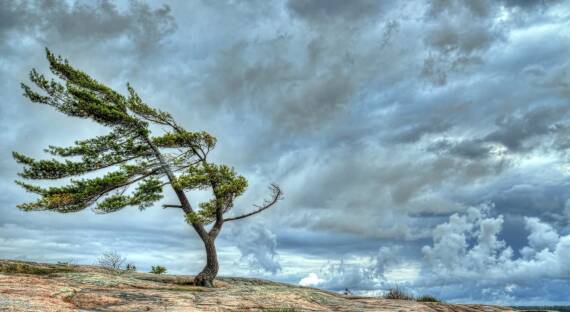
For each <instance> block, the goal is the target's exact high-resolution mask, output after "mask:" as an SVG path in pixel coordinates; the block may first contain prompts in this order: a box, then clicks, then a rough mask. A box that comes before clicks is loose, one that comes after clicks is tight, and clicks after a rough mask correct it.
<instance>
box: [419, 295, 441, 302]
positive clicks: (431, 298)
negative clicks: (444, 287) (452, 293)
mask: <svg viewBox="0 0 570 312" xmlns="http://www.w3.org/2000/svg"><path fill="white" fill-rule="evenodd" d="M416 301H418V302H440V300H439V299H437V298H436V297H434V296H430V295H423V296H419V297H417V298H416Z"/></svg>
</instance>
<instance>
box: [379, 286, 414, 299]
mask: <svg viewBox="0 0 570 312" xmlns="http://www.w3.org/2000/svg"><path fill="white" fill-rule="evenodd" d="M384 299H399V300H414V297H413V296H412V295H410V294H408V293H406V292H405V291H404V290H402V289H401V288H400V287H398V286H396V287H394V288H390V289H388V292H387V293H386V294H385V295H384Z"/></svg>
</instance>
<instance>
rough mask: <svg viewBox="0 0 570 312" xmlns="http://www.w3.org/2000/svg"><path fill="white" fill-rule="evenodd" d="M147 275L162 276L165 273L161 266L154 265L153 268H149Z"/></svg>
mask: <svg viewBox="0 0 570 312" xmlns="http://www.w3.org/2000/svg"><path fill="white" fill-rule="evenodd" d="M149 273H152V274H164V273H166V268H165V267H163V266H160V265H157V266H154V265H153V266H152V267H151V269H150V272H149Z"/></svg>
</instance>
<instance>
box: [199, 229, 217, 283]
mask: <svg viewBox="0 0 570 312" xmlns="http://www.w3.org/2000/svg"><path fill="white" fill-rule="evenodd" d="M202 241H203V242H204V246H205V247H206V266H205V267H204V269H202V272H200V273H199V274H198V275H196V277H195V278H194V285H196V286H205V287H214V279H215V278H216V276H217V275H218V268H219V267H218V255H217V253H216V246H215V245H214V239H213V238H211V237H206V238H204V239H202Z"/></svg>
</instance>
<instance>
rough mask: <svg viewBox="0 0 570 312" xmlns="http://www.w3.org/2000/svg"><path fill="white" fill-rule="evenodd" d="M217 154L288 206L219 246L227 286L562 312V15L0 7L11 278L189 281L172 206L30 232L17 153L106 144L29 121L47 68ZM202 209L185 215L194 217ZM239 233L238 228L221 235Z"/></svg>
mask: <svg viewBox="0 0 570 312" xmlns="http://www.w3.org/2000/svg"><path fill="white" fill-rule="evenodd" d="M45 47H48V48H49V49H50V50H52V51H53V52H54V53H56V54H59V55H62V56H63V57H65V58H67V59H68V60H69V61H70V63H71V64H73V65H74V66H76V67H77V68H80V69H82V70H84V71H85V72H87V73H89V74H90V75H92V76H93V77H95V78H96V79H97V80H99V81H101V82H103V83H105V84H107V85H109V86H110V87H112V88H114V89H115V90H117V91H119V92H121V93H124V94H126V93H127V88H126V83H127V82H129V83H131V84H132V86H133V87H134V88H135V89H136V90H137V91H138V92H139V94H140V95H141V97H142V98H143V99H144V100H145V101H146V102H147V103H150V104H152V105H154V106H156V107H158V108H160V109H162V110H165V111H169V112H171V113H172V114H173V115H174V116H175V118H176V119H177V120H178V122H179V123H180V124H181V125H183V126H185V127H186V128H187V129H189V130H192V131H202V130H205V131H208V132H210V133H211V134H213V135H215V136H216V137H217V138H218V144H217V148H216V149H215V150H214V151H213V152H212V153H211V154H210V155H211V157H213V159H215V160H216V161H218V162H221V163H224V164H227V165H230V166H233V167H234V168H235V169H236V171H238V172H239V173H240V174H242V175H243V176H245V177H246V178H247V179H248V180H249V182H250V187H249V189H248V190H247V192H246V193H245V194H244V196H242V198H241V199H239V200H238V202H236V207H235V208H234V210H235V211H232V212H231V213H235V214H238V213H240V212H247V211H249V210H250V209H252V205H253V204H255V203H259V202H260V201H262V200H263V198H265V196H266V194H267V186H268V185H269V184H270V183H272V182H275V183H277V184H279V185H280V186H281V188H282V190H283V192H284V194H285V196H284V200H282V201H281V202H279V204H278V205H277V206H276V207H274V208H271V209H270V210H267V211H264V212H263V213H260V214H258V215H255V216H254V217H251V218H248V219H247V220H242V221H235V222H231V223H228V224H226V225H225V226H224V229H223V231H222V234H221V236H220V238H219V239H218V240H217V246H218V252H219V258H220V267H221V271H220V274H221V275H237V276H251V277H260V278H266V279H271V280H276V281H283V282H288V283H293V284H300V285H306V286H315V287H320V288H326V289H330V290H335V291H341V290H344V289H345V288H348V289H350V290H351V291H353V292H355V293H359V294H368V295H379V294H382V292H383V291H385V290H386V289H388V288H390V287H394V286H399V287H401V288H403V289H405V290H407V291H409V292H411V293H413V294H415V295H422V294H430V295H433V296H436V297H438V298H441V299H444V300H446V301H449V302H482V303H497V304H570V294H569V292H568V289H570V200H569V199H570V155H569V154H568V149H569V148H570V109H568V108H569V100H570V53H569V52H570V2H569V1H549V0H543V1H538V0H536V1H532V0H473V1H455V0H425V1H421V0H418V1H375V0H372V1H368V0H357V1H343V0H314V1H308V0H275V1H262V0H257V1H229V0H228V1H222V0H220V1H205V0H204V1H200V0H192V1H182V0H180V1H163V0H158V1H149V2H143V1H135V0H133V1H122V2H112V1H103V0H100V1H77V2H76V1H64V0H46V1H39V0H38V1H15V0H0V94H1V101H0V189H1V190H2V192H0V258H11V259H22V260H30V261H45V262H57V261H68V262H73V263H78V264H94V263H96V262H97V258H98V257H99V256H100V255H101V254H102V253H104V252H108V251H117V252H119V253H120V254H122V255H123V256H125V257H126V258H127V259H128V261H129V262H132V263H134V264H135V265H136V266H137V268H138V269H139V270H141V271H147V270H149V269H150V266H152V265H163V266H165V267H167V269H168V271H169V272H170V273H176V274H194V273H197V272H198V271H199V270H200V269H201V268H202V266H203V263H204V251H203V247H202V243H201V242H200V240H199V239H198V237H197V236H196V234H195V233H194V232H193V230H192V229H191V227H190V226H188V224H186V223H185V221H184V217H183V216H182V214H181V212H180V211H178V210H176V209H162V208H161V207H160V204H163V203H175V202H173V201H174V200H175V198H174V196H173V195H172V194H170V193H167V194H166V197H165V199H164V200H163V201H162V202H161V203H160V204H157V205H156V207H151V208H148V209H146V210H144V211H139V210H138V209H137V208H136V207H132V208H125V209H124V210H122V211H119V212H117V213H113V214H107V215H102V214H96V213H94V212H93V211H91V210H90V209H86V210H85V211H82V212H78V213H73V214H57V213H53V212H23V211H19V210H18V209H17V208H16V205H17V204H19V203H22V202H25V201H27V200H30V199H31V198H33V196H32V195H30V194H26V193H25V191H24V190H23V189H21V188H19V187H18V186H17V185H15V183H14V180H15V179H16V178H17V172H18V171H19V170H20V168H19V166H18V165H17V164H16V163H15V161H14V160H13V159H12V157H11V152H12V151H18V152H21V153H24V154H26V155H29V156H33V157H38V158H45V157H47V156H46V155H45V154H44V153H43V149H44V148H45V147H47V146H48V145H50V144H51V145H59V146H67V145H71V144H72V143H73V142H74V141H75V140H78V139H84V138H88V137H91V136H94V135H100V134H104V133H106V131H107V130H106V129H104V128H102V127H101V126H98V125H96V124H94V123H91V122H89V121H85V120H74V119H72V118H69V117H67V116H64V115H62V114H60V113H57V112H56V111H54V110H52V109H51V108H50V107H45V106H39V105H36V104H33V103H30V102H29V101H28V100H26V99H25V98H24V97H23V96H22V90H21V89H20V82H27V81H28V74H29V71H30V70H31V69H32V68H36V69H37V70H38V71H40V72H43V73H49V70H48V66H47V60H46V59H45V52H44V48H45ZM201 196H202V194H190V200H191V201H194V202H197V201H199V199H200V198H201ZM231 213H230V214H231Z"/></svg>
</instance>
